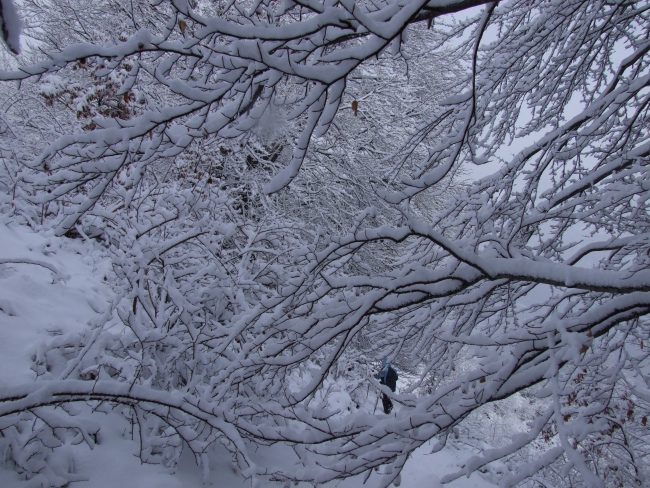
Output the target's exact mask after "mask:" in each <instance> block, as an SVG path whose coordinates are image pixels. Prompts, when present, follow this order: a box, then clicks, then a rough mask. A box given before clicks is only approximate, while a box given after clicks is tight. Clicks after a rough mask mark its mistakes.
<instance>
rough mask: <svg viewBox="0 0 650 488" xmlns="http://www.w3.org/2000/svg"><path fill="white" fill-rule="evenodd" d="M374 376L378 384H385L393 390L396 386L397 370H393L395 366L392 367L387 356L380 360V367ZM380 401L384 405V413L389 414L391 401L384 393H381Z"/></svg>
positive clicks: (391, 406)
mask: <svg viewBox="0 0 650 488" xmlns="http://www.w3.org/2000/svg"><path fill="white" fill-rule="evenodd" d="M375 378H378V379H379V383H380V384H382V385H386V386H387V387H388V388H390V389H391V391H393V392H394V391H395V388H397V378H398V376H397V371H395V368H393V365H392V364H390V362H389V361H388V359H387V358H384V359H383V360H382V362H381V369H380V370H379V373H377V374H376V375H375ZM381 403H382V405H383V406H384V413H385V414H389V413H390V412H391V411H392V410H393V402H392V401H391V400H390V398H388V395H386V393H382V394H381Z"/></svg>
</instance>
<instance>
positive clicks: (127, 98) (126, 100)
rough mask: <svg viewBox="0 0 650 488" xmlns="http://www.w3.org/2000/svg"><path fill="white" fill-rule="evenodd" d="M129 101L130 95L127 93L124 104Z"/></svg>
mask: <svg viewBox="0 0 650 488" xmlns="http://www.w3.org/2000/svg"><path fill="white" fill-rule="evenodd" d="M128 101H129V93H128V92H127V93H125V94H124V102H125V103H126V102H128Z"/></svg>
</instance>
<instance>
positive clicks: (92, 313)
mask: <svg viewBox="0 0 650 488" xmlns="http://www.w3.org/2000/svg"><path fill="white" fill-rule="evenodd" d="M0 250H1V251H0V263H1V264H0V390H3V389H7V388H9V387H15V386H18V385H23V384H29V383H31V382H34V381H42V380H43V379H44V378H47V379H52V377H53V375H55V374H58V375H60V376H61V375H63V376H64V375H65V368H66V366H67V363H66V361H65V357H59V355H60V354H61V351H64V353H65V352H66V348H68V350H67V352H68V353H69V356H70V357H73V356H76V357H80V356H82V354H80V353H82V352H83V351H79V350H74V348H75V345H76V344H79V342H78V341H75V340H74V338H75V337H82V336H85V335H86V336H87V335H88V334H89V333H90V332H91V331H92V330H97V329H98V328H103V329H104V330H106V329H107V328H108V329H111V328H112V329H114V334H118V335H119V334H120V333H122V332H124V331H123V330H122V328H121V326H120V324H119V322H117V321H112V320H111V319H110V311H111V310H112V306H111V301H112V300H114V299H115V296H116V290H115V289H114V287H113V286H112V283H113V282H114V279H113V269H112V266H111V260H110V255H109V253H108V252H107V251H106V249H105V248H104V247H103V246H102V245H101V244H100V243H98V242H96V241H94V240H83V239H68V238H65V237H54V236H44V235H42V234H39V233H35V232H33V231H32V230H31V229H29V228H28V227H27V226H24V225H19V224H17V223H15V222H9V221H8V220H7V219H5V220H4V221H2V222H0ZM117 291H119V290H117ZM107 312H108V313H107ZM66 344H69V345H66ZM64 355H65V354H64ZM57 365H58V367H57ZM344 367H348V365H347V364H343V365H342V368H344ZM348 380H349V381H353V380H354V377H353V376H352V375H350V377H349V378H348ZM356 381H357V384H355V385H350V384H346V383H345V382H346V379H345V377H344V376H343V377H342V378H341V379H339V380H338V381H336V382H332V383H331V384H330V386H329V387H328V388H326V389H325V391H326V395H325V396H323V397H322V398H320V399H319V402H321V403H322V405H323V406H325V407H326V408H327V409H329V410H339V412H340V413H339V414H338V415H341V416H343V415H348V414H350V413H356V412H355V411H367V412H369V413H370V412H374V413H375V414H376V415H378V416H383V415H384V414H383V413H381V402H379V408H377V396H376V393H375V390H374V389H371V388H370V387H369V385H368V383H367V382H366V383H365V384H364V383H359V380H358V379H356ZM300 382H301V379H300V378H296V384H297V386H299V384H300ZM34 412H35V416H32V415H30V414H27V413H22V414H18V415H13V416H9V417H5V418H4V419H3V420H2V424H0V429H5V431H4V432H7V433H8V431H6V429H17V430H19V431H20V432H18V435H16V434H17V432H16V431H12V432H11V434H12V435H7V436H3V437H0V463H1V467H0V486H2V487H5V488H14V487H15V488H26V487H45V486H53V485H54V486H56V485H59V486H64V485H66V484H68V483H70V482H72V483H73V484H72V485H70V486H78V487H88V488H90V487H92V488H104V487H105V488H111V487H115V486H123V487H136V486H137V487H138V488H147V487H156V488H175V487H192V486H203V485H204V484H207V485H214V486H224V487H233V488H237V487H240V486H241V487H245V486H251V481H250V480H248V479H246V478H245V477H244V476H243V475H242V474H241V473H240V472H239V471H238V470H237V468H236V467H234V466H235V465H234V463H233V462H232V459H231V454H230V453H229V452H228V451H226V450H225V449H224V448H223V447H222V446H220V445H219V444H215V445H213V446H212V447H211V449H210V450H208V452H207V453H206V456H205V457H204V459H203V461H204V466H198V465H197V463H196V459H195V457H194V455H193V453H192V452H191V451H190V449H188V448H184V449H180V450H175V451H174V452H172V453H170V455H169V458H168V459H166V460H165V456H164V453H160V452H158V454H159V455H158V456H155V454H156V450H155V446H152V445H150V444H148V443H147V440H146V439H144V438H142V437H141V436H140V432H139V431H138V428H137V425H136V424H134V423H133V422H132V421H130V420H129V417H128V414H127V412H126V410H120V409H119V408H113V406H111V405H109V404H99V403H97V402H92V403H71V404H62V405H60V406H59V407H57V408H41V409H36V410H35V411H34ZM20 416H22V419H21V421H19V422H17V421H16V420H17V418H19V417H20ZM48 427H53V428H48ZM21 429H22V430H21ZM171 435H172V434H170V436H171ZM20 442H22V443H20ZM176 442H177V443H179V444H181V445H182V442H181V441H180V440H177V441H176ZM19 443H20V444H19ZM173 444H174V442H173V441H172V442H171V445H173ZM461 448H462V446H460V445H450V446H449V447H446V448H444V449H443V450H441V451H439V452H436V453H435V454H430V451H431V444H430V443H427V444H425V445H424V446H423V447H422V448H421V449H419V450H418V451H416V452H415V454H414V455H413V456H412V458H411V459H410V460H409V462H408V463H407V465H406V468H405V469H404V471H403V473H402V486H406V487H414V488H416V487H424V486H426V487H432V486H437V484H438V482H439V480H440V478H442V477H443V476H444V475H445V474H447V473H450V472H454V471H457V470H458V469H459V467H460V466H461V465H462V463H463V462H464V461H465V460H467V458H468V457H470V456H471V454H472V450H471V449H469V448H467V449H465V450H462V449H461ZM143 449H149V450H151V451H152V452H150V453H149V454H150V458H151V462H149V463H147V462H143V461H142V459H143V452H142V451H143ZM163 449H164V448H163ZM10 452H11V453H13V455H10ZM176 452H180V455H179V456H178V455H176ZM160 454H162V456H161V455H160ZM254 457H255V459H256V462H258V463H259V464H260V465H267V466H274V465H278V464H288V465H291V464H292V463H295V462H296V461H297V459H298V458H297V457H296V456H295V454H294V453H293V451H292V450H291V448H290V447H288V446H286V445H282V444H276V445H273V446H268V447H260V448H258V449H257V452H256V453H255V455H254ZM165 461H166V462H165ZM206 466H209V469H206ZM379 469H380V470H381V469H382V468H379ZM374 476H375V475H374V474H373V475H371V476H370V478H369V479H368V481H367V483H366V484H365V485H363V481H364V479H362V478H359V477H357V478H350V479H347V480H344V481H342V482H331V483H328V484H326V485H325V486H330V485H331V486H340V487H345V488H354V487H360V486H370V487H372V486H374V485H373V478H374ZM265 483H266V485H267V486H278V487H284V486H287V485H285V483H284V482H273V481H266V482H265ZM375 484H376V482H375ZM296 486H308V484H306V483H300V484H299V485H296ZM450 486H460V487H462V486H490V484H489V483H487V482H485V481H484V480H482V479H481V478H479V477H478V475H476V474H474V475H472V476H471V477H470V478H469V479H465V478H464V479H460V480H457V481H456V482H454V483H452V484H451V485H450Z"/></svg>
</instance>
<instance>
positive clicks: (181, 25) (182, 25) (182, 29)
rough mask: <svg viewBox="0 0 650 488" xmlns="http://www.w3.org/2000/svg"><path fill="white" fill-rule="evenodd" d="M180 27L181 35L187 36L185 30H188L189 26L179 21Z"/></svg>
mask: <svg viewBox="0 0 650 488" xmlns="http://www.w3.org/2000/svg"><path fill="white" fill-rule="evenodd" d="M178 27H179V28H180V30H181V34H183V35H185V29H186V28H187V24H186V23H185V21H184V20H182V19H181V20H179V21H178Z"/></svg>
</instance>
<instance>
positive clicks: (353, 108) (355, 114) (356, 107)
mask: <svg viewBox="0 0 650 488" xmlns="http://www.w3.org/2000/svg"><path fill="white" fill-rule="evenodd" d="M358 108H359V102H357V101H356V100H353V101H352V110H353V111H354V116H355V117H356V116H357V109H358Z"/></svg>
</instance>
